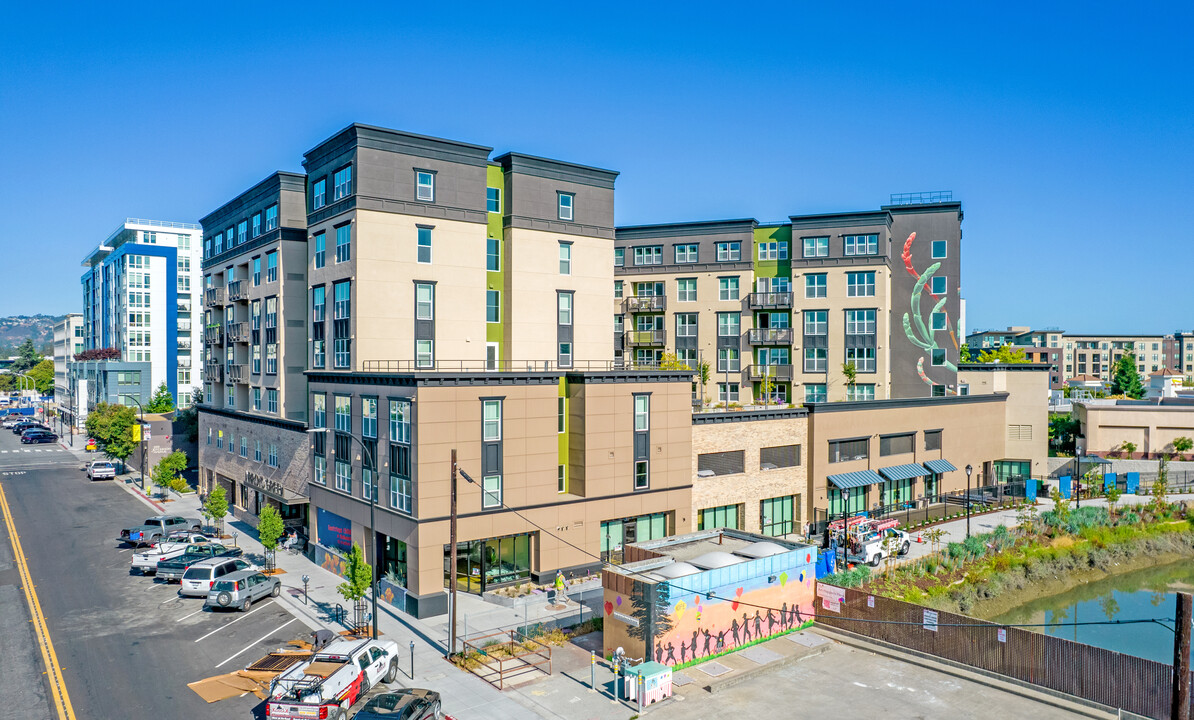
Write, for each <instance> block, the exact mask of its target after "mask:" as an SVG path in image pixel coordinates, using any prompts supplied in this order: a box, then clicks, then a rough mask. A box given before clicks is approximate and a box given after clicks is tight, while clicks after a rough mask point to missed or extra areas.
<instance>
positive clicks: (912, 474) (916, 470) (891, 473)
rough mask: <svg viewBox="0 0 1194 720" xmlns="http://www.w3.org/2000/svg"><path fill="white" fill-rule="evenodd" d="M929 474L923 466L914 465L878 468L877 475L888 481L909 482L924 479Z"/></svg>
mask: <svg viewBox="0 0 1194 720" xmlns="http://www.w3.org/2000/svg"><path fill="white" fill-rule="evenodd" d="M929 472H930V471H929V470H925V468H924V466H923V465H917V464H915V463H909V464H907V465H895V466H892V467H885V468H879V474H880V475H882V476H883V477H885V478H887V479H888V480H909V479H911V478H918V477H924V476H925V475H928V474H929Z"/></svg>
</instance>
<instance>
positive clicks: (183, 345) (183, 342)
mask: <svg viewBox="0 0 1194 720" xmlns="http://www.w3.org/2000/svg"><path fill="white" fill-rule="evenodd" d="M180 330H181V328H180ZM178 349H179V350H190V349H191V339H190V338H189V337H185V338H184V337H180V338H178Z"/></svg>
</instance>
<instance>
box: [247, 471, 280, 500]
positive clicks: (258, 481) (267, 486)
mask: <svg viewBox="0 0 1194 720" xmlns="http://www.w3.org/2000/svg"><path fill="white" fill-rule="evenodd" d="M245 485H248V486H249V487H251V488H253V489H254V490H260V491H261V492H263V493H265V494H266V495H272V496H274V497H275V498H279V499H282V500H285V499H286V488H285V487H284V486H283V485H282V483H280V482H278V481H277V480H270V479H269V478H267V477H265V476H264V475H260V474H258V473H255V472H253V471H252V470H246V471H245Z"/></svg>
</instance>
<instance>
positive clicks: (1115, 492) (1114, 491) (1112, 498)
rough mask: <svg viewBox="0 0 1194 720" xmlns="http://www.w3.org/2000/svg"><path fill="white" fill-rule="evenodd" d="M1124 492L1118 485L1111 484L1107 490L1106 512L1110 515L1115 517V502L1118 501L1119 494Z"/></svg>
mask: <svg viewBox="0 0 1194 720" xmlns="http://www.w3.org/2000/svg"><path fill="white" fill-rule="evenodd" d="M1123 494H1124V491H1123V490H1120V489H1119V485H1113V486H1112V487H1111V488H1110V489H1109V490H1108V491H1107V512H1108V513H1110V515H1111V517H1113V518H1114V517H1115V503H1117V502H1119V498H1120V496H1122V495H1123Z"/></svg>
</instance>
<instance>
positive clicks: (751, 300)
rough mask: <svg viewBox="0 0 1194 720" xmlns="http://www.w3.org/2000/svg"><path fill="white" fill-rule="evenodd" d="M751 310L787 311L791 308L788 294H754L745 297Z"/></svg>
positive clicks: (790, 295)
mask: <svg viewBox="0 0 1194 720" xmlns="http://www.w3.org/2000/svg"><path fill="white" fill-rule="evenodd" d="M746 302H747V304H748V305H750V309H751V310H788V309H791V307H792V293H790V292H756V293H751V294H750V295H748V296H747V297H746Z"/></svg>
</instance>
